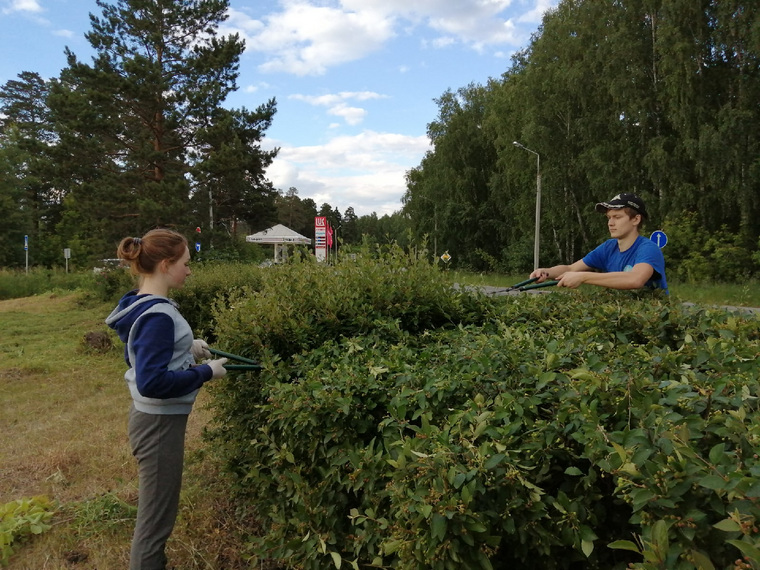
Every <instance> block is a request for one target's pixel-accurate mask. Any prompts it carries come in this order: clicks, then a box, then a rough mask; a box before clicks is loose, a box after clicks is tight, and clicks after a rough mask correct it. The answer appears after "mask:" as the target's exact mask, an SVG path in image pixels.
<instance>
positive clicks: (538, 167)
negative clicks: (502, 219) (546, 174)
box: [533, 154, 541, 271]
mask: <svg viewBox="0 0 760 570" xmlns="http://www.w3.org/2000/svg"><path fill="white" fill-rule="evenodd" d="M540 239H541V157H540V156H539V155H538V154H536V235H535V238H534V239H533V270H534V271H535V270H536V269H538V249H539V241H540Z"/></svg>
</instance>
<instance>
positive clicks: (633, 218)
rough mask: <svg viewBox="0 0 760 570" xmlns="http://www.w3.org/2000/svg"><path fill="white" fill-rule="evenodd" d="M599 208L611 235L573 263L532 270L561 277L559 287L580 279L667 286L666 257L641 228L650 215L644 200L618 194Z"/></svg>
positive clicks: (619, 284) (611, 284)
mask: <svg viewBox="0 0 760 570" xmlns="http://www.w3.org/2000/svg"><path fill="white" fill-rule="evenodd" d="M596 211H597V212H601V213H604V214H605V215H606V216H607V227H608V228H609V230H610V236H611V239H608V240H607V241H605V242H604V243H603V244H601V245H600V246H599V247H597V248H596V249H595V250H593V251H592V252H591V253H589V254H588V255H586V257H584V258H583V259H580V260H578V261H576V262H575V263H573V264H571V265H555V266H554V267H549V268H539V269H536V270H535V271H534V272H533V273H531V274H530V276H531V278H533V277H538V282H539V283H541V282H542V281H546V280H547V279H559V283H557V287H570V288H573V289H574V288H575V287H578V286H579V285H580V284H581V283H588V284H590V285H599V286H600V287H609V288H610V289H639V288H641V287H649V288H651V289H664V290H665V292H666V293H667V292H668V284H667V281H666V280H665V258H664V257H663V256H662V252H661V251H660V248H659V247H657V244H655V243H654V242H653V241H651V240H649V239H647V238H645V237H643V236H640V235H639V228H640V226H641V223H642V222H643V220H644V219H645V218H646V217H647V212H646V207H645V206H644V201H643V200H642V199H641V198H639V197H638V196H636V195H635V194H627V193H624V194H618V195H617V196H615V197H614V198H613V199H612V200H610V201H609V202H600V203H599V204H597V205H596Z"/></svg>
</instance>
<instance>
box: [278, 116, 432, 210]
mask: <svg viewBox="0 0 760 570" xmlns="http://www.w3.org/2000/svg"><path fill="white" fill-rule="evenodd" d="M270 144H272V145H273V146H277V145H278V144H279V143H276V142H273V141H270ZM429 144H430V143H429V141H428V139H427V137H425V136H419V137H411V136H405V135H399V134H393V133H378V132H374V131H364V132H362V133H361V134H359V135H355V136H340V137H335V138H333V139H331V140H330V141H329V142H327V143H326V144H324V145H320V146H303V147H293V146H287V145H281V149H280V153H279V155H278V156H277V158H276V159H275V160H274V162H273V163H272V165H271V166H270V167H269V169H268V170H267V177H268V178H269V180H271V181H272V183H273V184H274V186H275V187H276V188H280V189H285V188H290V187H295V188H298V193H299V196H301V197H302V198H311V199H312V200H314V201H315V202H316V203H317V206H321V205H322V203H324V202H328V203H329V204H330V205H331V206H332V207H333V208H336V207H337V208H338V209H339V210H341V211H345V209H346V208H348V207H349V206H352V207H353V208H354V209H355V210H356V213H357V214H358V215H367V214H370V213H372V212H373V211H374V212H376V213H377V214H378V215H379V216H382V215H383V214H392V213H393V212H394V211H396V210H399V209H400V208H401V197H402V195H403V194H404V192H405V191H406V180H405V175H406V172H407V171H408V170H409V169H411V168H413V167H414V166H417V165H418V164H419V163H420V161H421V160H422V157H423V156H424V154H425V152H426V151H427V150H429V148H430V146H429Z"/></svg>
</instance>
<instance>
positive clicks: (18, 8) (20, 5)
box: [3, 0, 43, 14]
mask: <svg viewBox="0 0 760 570" xmlns="http://www.w3.org/2000/svg"><path fill="white" fill-rule="evenodd" d="M5 4H6V7H5V8H3V13H5V14H10V13H12V12H30V13H33V14H39V13H41V12H43V9H42V6H40V3H39V2H37V0H11V1H10V2H5Z"/></svg>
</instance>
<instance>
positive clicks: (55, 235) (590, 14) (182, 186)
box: [0, 0, 760, 280]
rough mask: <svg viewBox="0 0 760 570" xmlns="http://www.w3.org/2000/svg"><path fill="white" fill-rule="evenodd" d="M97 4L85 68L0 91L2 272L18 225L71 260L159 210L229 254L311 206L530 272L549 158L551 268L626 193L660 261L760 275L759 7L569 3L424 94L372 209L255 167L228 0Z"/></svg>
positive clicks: (270, 155)
mask: <svg viewBox="0 0 760 570" xmlns="http://www.w3.org/2000/svg"><path fill="white" fill-rule="evenodd" d="M97 5H98V6H99V7H100V9H101V12H102V13H101V15H100V16H91V24H92V28H91V30H90V32H88V34H87V35H86V37H87V39H88V40H89V42H90V44H91V45H92V47H93V49H94V51H95V53H96V55H95V57H94V58H93V59H92V62H91V63H89V64H87V63H83V62H81V61H80V60H79V59H78V58H77V56H76V54H74V53H72V52H70V51H68V50H67V54H66V55H67V66H66V68H64V69H63V70H62V71H61V73H60V75H59V76H58V77H57V78H54V79H51V80H49V81H48V80H43V79H42V78H41V77H40V76H39V74H37V73H36V72H34V71H24V72H21V73H20V74H19V76H18V79H17V80H12V81H8V82H7V83H6V84H5V85H3V86H1V87H0V204H1V205H2V207H3V210H4V212H5V220H4V222H5V223H4V224H3V225H2V226H1V227H0V237H2V239H3V243H5V244H19V245H18V247H16V246H14V247H5V248H3V249H2V250H0V266H8V267H13V266H20V265H22V264H23V263H24V251H23V249H22V247H21V244H22V243H23V236H24V235H28V236H29V239H30V241H31V242H32V243H33V244H34V263H35V264H40V265H61V264H62V263H63V259H62V254H61V252H62V250H63V248H71V249H72V252H73V255H75V256H77V259H78V260H79V262H80V263H81V264H84V263H86V262H91V261H94V260H96V259H98V258H102V257H109V256H110V254H111V253H112V250H113V247H114V244H115V242H116V241H118V239H119V238H120V237H122V236H124V235H136V234H139V233H141V232H143V231H145V230H147V229H149V228H151V227H154V226H156V225H171V226H174V227H177V228H178V229H179V230H181V231H183V232H186V233H187V234H188V236H189V237H190V236H191V235H193V232H194V230H195V228H196V227H200V228H201V229H202V232H201V236H202V237H201V238H200V239H201V240H202V241H203V243H204V248H216V249H217V250H221V251H224V250H225V249H233V250H234V249H235V248H240V247H241V246H240V241H241V238H242V236H243V235H245V233H247V232H253V231H258V230H261V229H264V228H266V227H268V226H270V225H273V224H275V223H282V224H285V225H287V226H288V227H291V228H292V229H294V230H296V231H298V232H299V233H302V234H304V235H306V236H309V237H312V236H313V234H314V231H313V218H314V216H315V215H322V216H327V217H328V218H329V219H330V221H331V223H332V225H333V227H335V228H337V230H338V238H339V239H338V241H339V243H341V244H342V245H346V244H352V243H358V242H360V241H361V240H362V239H363V237H362V236H368V237H369V239H371V240H373V241H376V242H380V243H382V242H387V241H398V242H399V243H400V244H401V245H406V244H408V243H409V240H410V239H414V240H416V241H417V243H420V242H422V241H423V240H426V243H427V245H428V247H429V249H430V250H431V252H432V253H434V254H435V255H438V256H440V255H441V254H442V253H443V252H449V254H450V255H451V256H452V264H456V265H458V266H459V267H466V268H471V269H475V270H479V271H483V270H496V271H504V272H523V271H527V270H529V269H530V268H531V267H532V264H533V246H534V229H535V206H536V190H537V175H538V174H539V172H540V180H541V188H542V203H541V234H540V263H541V265H543V266H547V265H550V264H554V263H558V262H570V261H574V260H575V259H578V258H580V257H581V256H582V255H584V254H585V253H586V252H587V251H588V250H589V249H591V248H592V247H594V246H595V245H596V244H597V243H599V242H600V241H601V240H603V239H604V238H605V237H607V230H606V226H605V223H604V218H602V217H600V216H599V215H598V214H596V213H595V212H594V209H593V204H594V203H596V202H598V201H601V200H604V199H608V198H611V197H612V196H613V195H615V194H617V193H619V192H635V193H637V194H639V195H641V196H642V197H643V198H644V199H645V201H646V202H647V205H648V209H649V212H650V219H649V220H648V221H647V224H646V226H645V233H646V234H649V233H650V232H651V231H653V230H656V229H662V230H664V231H665V232H666V233H667V235H668V238H669V241H668V245H667V246H666V249H665V250H664V252H665V256H666V262H667V263H668V271H669V273H670V275H671V276H676V277H679V278H682V279H696V280H702V279H715V280H741V279H746V278H748V277H755V276H757V275H758V274H760V243H758V242H759V240H760V201H758V197H759V196H758V195H759V193H760V192H759V191H760V59H759V56H760V6H758V5H757V4H756V3H750V2H740V1H735V0H727V1H722V0H721V1H720V2H718V1H717V0H696V1H695V0H670V1H668V2H662V1H658V0H604V1H601V2H599V1H591V0H563V1H561V2H560V3H559V5H558V6H557V8H556V9H553V10H550V11H548V12H547V13H546V14H545V16H544V18H543V21H542V24H541V26H540V27H539V29H538V31H537V32H536V33H535V34H534V35H533V37H532V38H531V40H530V42H529V45H528V46H527V47H526V48H525V49H523V50H521V51H519V52H518V53H516V54H515V55H514V56H513V58H512V60H511V64H510V65H509V66H508V69H506V71H505V72H504V73H503V75H502V76H500V77H498V78H491V79H490V80H489V81H488V82H486V83H485V84H476V83H473V84H470V85H467V86H462V87H459V88H455V89H449V90H447V91H446V92H445V93H443V94H442V95H441V96H440V97H439V98H438V99H437V100H436V102H437V104H438V114H437V116H436V117H432V118H431V122H430V123H429V124H428V132H427V134H428V136H429V138H430V140H431V143H432V150H431V151H430V152H428V153H427V154H426V155H425V156H424V158H423V159H422V161H421V163H420V164H419V165H417V166H416V167H412V168H410V170H409V171H408V172H407V180H406V182H407V189H406V193H405V195H404V196H403V199H402V204H401V208H400V209H399V211H397V212H395V213H394V214H393V215H391V216H387V215H384V216H382V217H378V216H377V215H376V214H372V215H369V216H357V215H356V214H355V212H354V209H353V207H351V206H349V207H346V208H345V209H344V210H343V211H342V212H341V210H339V209H338V207H335V206H333V205H330V204H322V205H317V204H316V203H315V202H314V201H313V200H312V199H310V198H301V197H299V195H298V189H296V188H288V189H278V188H274V187H273V185H272V184H271V182H270V181H268V180H267V179H266V176H265V171H266V168H267V166H269V164H271V162H272V160H273V159H274V158H275V157H276V155H277V152H278V150H277V149H273V150H264V148H263V147H262V144H261V143H262V140H263V138H264V136H265V134H266V131H267V129H268V128H269V126H270V125H271V124H272V121H273V120H275V115H276V112H277V103H276V101H275V100H274V99H272V100H269V101H264V102H262V103H261V104H260V105H259V106H258V107H257V108H256V109H254V110H248V109H245V108H241V109H227V108H225V107H224V106H223V103H224V101H225V98H226V96H227V95H228V94H229V93H231V92H232V91H234V90H236V89H237V85H236V79H237V75H238V73H237V69H238V64H239V58H240V55H241V54H242V52H243V50H244V48H245V46H244V42H243V41H242V40H241V39H240V38H239V37H238V36H236V35H231V36H228V37H219V36H218V35H217V33H216V30H217V28H218V26H219V24H220V23H221V22H223V21H224V20H225V19H226V13H227V9H228V7H229V6H228V1H227V0H206V1H204V2H198V1H196V2H183V3H177V2H172V1H170V0H157V1H151V2H147V1H145V0H116V1H114V2H111V3H109V2H105V1H104V0H97ZM281 120H287V118H286V117H283V118H282V119H281ZM515 142H518V143H519V144H520V145H521V146H517V145H515V144H514V143H515ZM526 151H528V152H526ZM365 239H366V238H365ZM204 251H208V249H204Z"/></svg>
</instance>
